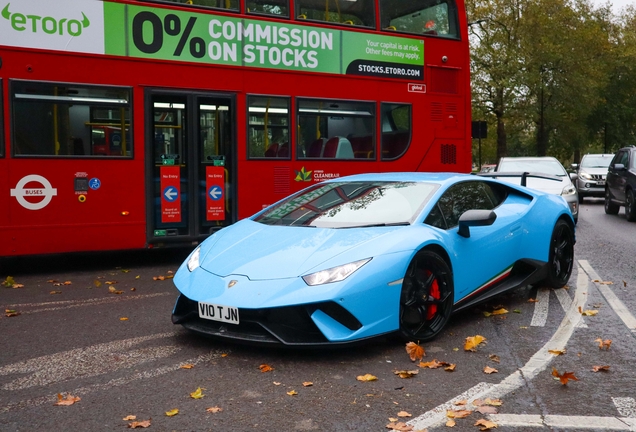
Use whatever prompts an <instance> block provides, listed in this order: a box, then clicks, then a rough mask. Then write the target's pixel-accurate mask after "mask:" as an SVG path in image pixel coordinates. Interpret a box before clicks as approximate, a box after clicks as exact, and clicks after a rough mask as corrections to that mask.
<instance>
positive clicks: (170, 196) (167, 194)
mask: <svg viewBox="0 0 636 432" xmlns="http://www.w3.org/2000/svg"><path fill="white" fill-rule="evenodd" d="M163 196H164V198H165V199H166V201H168V202H173V201H176V200H177V198H179V191H178V190H177V188H176V187H174V186H168V187H167V188H165V189H164V190H163Z"/></svg>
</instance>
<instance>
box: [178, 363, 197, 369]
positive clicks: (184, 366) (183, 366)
mask: <svg viewBox="0 0 636 432" xmlns="http://www.w3.org/2000/svg"><path fill="white" fill-rule="evenodd" d="M193 367H194V365H193V364H184V365H181V366H180V368H181V369H192V368H193Z"/></svg>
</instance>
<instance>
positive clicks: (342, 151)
mask: <svg viewBox="0 0 636 432" xmlns="http://www.w3.org/2000/svg"><path fill="white" fill-rule="evenodd" d="M322 157H325V158H336V159H353V148H352V147H351V142H350V141H349V140H348V139H347V138H344V137H340V136H335V137H332V138H329V141H327V143H326V144H325V148H324V150H323V154H322Z"/></svg>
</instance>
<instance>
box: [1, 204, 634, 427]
mask: <svg viewBox="0 0 636 432" xmlns="http://www.w3.org/2000/svg"><path fill="white" fill-rule="evenodd" d="M635 252H636V224H634V223H629V222H627V221H626V220H625V217H624V213H623V212H622V210H621V214H620V215H618V216H608V215H605V214H604V212H603V206H602V201H601V200H598V201H594V200H587V201H586V203H585V204H583V205H582V208H581V213H580V219H579V224H578V227H577V244H576V247H575V258H576V260H577V263H576V266H575V270H574V272H573V274H572V278H571V279H570V283H569V284H568V287H567V289H562V290H546V289H542V288H539V287H527V288H524V289H520V290H517V291H515V292H513V293H511V294H507V295H503V296H500V297H499V298H497V299H496V301H494V302H492V303H490V304H484V305H481V306H480V307H478V308H475V309H474V310H472V311H469V312H464V313H462V314H461V315H456V316H454V317H453V318H452V320H451V323H450V325H449V326H448V327H447V329H446V331H445V332H444V334H443V335H441V336H440V337H438V338H437V339H436V340H435V341H433V342H429V343H425V344H423V347H424V349H425V351H426V356H425V357H424V358H423V361H424V362H430V361H432V360H434V359H436V360H439V361H442V362H447V363H451V364H455V365H456V367H455V370H454V371H453V372H449V371H445V370H444V368H437V369H428V368H419V367H417V364H418V363H419V362H412V361H411V360H410V359H409V356H408V355H407V353H406V350H405V347H404V344H403V343H402V342H399V341H397V340H394V339H391V338H386V339H380V340H376V341H374V342H373V343H370V344H367V345H364V346H357V347H349V348H344V349H338V350H307V351H298V350H274V349H263V348H254V347H248V346H240V345H233V344H227V343H219V342H217V341H212V340H209V339H205V338H201V337H198V336H195V335H192V334H189V333H188V332H186V331H185V330H183V329H182V328H181V327H179V326H174V325H172V323H171V322H170V312H171V309H172V306H173V304H174V300H175V298H176V295H177V292H176V289H175V288H174V286H173V284H172V281H171V279H170V276H171V272H174V271H176V269H177V267H178V265H179V264H180V263H181V261H182V260H183V259H184V258H185V256H186V255H187V253H188V251H187V250H163V251H143V252H132V253H131V252H127V253H120V254H115V253H109V254H82V255H66V256H57V257H47V258H46V259H42V258H23V259H19V260H2V261H0V280H1V281H3V280H5V279H6V277H7V276H12V277H13V278H14V279H15V281H16V282H17V283H19V284H22V285H24V287H23V288H17V289H11V288H5V287H0V307H2V310H3V311H4V310H7V309H8V310H15V311H16V312H19V313H20V315H18V316H13V317H6V316H5V315H6V313H5V314H3V315H1V316H2V317H1V318H0V341H1V343H0V430H1V431H32V430H46V431H57V430H78V431H84V430H86V431H111V430H123V429H126V428H127V427H128V426H129V424H131V423H132V422H133V421H134V420H123V419H124V418H126V417H127V416H129V415H134V416H136V420H135V421H144V420H150V427H149V428H148V429H149V430H159V431H167V430H175V431H208V430H209V431H219V430H223V431H252V430H254V431H256V430H258V431H279V430H281V431H282V430H287V431H310V430H317V431H383V430H389V429H387V428H386V426H387V425H388V424H389V423H391V422H392V420H391V419H397V420H396V421H393V422H394V423H397V422H404V423H407V422H408V425H410V426H412V427H413V430H423V429H428V430H429V431H434V430H439V431H441V430H449V429H448V427H447V426H445V423H446V422H447V421H448V420H449V418H448V417H447V411H448V410H451V411H459V410H462V409H466V410H468V411H471V413H470V414H469V415H468V416H467V417H466V418H457V419H455V422H456V426H455V427H454V428H453V429H452V430H454V431H475V430H479V428H478V426H475V425H474V424H475V423H476V422H477V421H478V420H480V419H489V420H491V421H494V422H495V423H497V424H498V428H497V429H496V430H498V431H501V430H504V431H505V430H510V431H537V430H554V431H560V430H569V431H572V430H598V431H603V430H630V428H632V429H631V430H636V402H635V400H634V398H636V390H635V389H636V373H634V371H633V359H634V358H635V357H636V339H635V337H636V333H635V331H636V324H635V322H636V320H634V316H635V315H636V299H634V296H633V295H631V294H632V291H633V290H634V288H635V287H636V260H635V259H634V257H635V256H636V253H635ZM67 282H70V284H65V283H67ZM111 291H115V292H111ZM530 299H532V300H536V301H532V302H531V301H529V300H530ZM501 306H503V307H504V308H505V309H507V310H508V313H507V314H503V315H493V316H488V317H486V316H485V315H484V312H492V311H493V310H495V309H497V308H499V307H501ZM579 306H580V307H581V310H582V311H586V310H592V311H596V312H597V314H596V315H593V316H583V315H581V314H580V313H579V312H578V307H579ZM630 319H631V320H634V321H631V320H630ZM475 335H482V336H484V337H485V338H486V341H485V343H482V344H480V345H479V346H478V347H477V348H476V351H475V352H470V351H465V350H464V342H465V339H466V338H467V337H470V336H475ZM599 338H600V339H601V340H602V341H604V340H605V341H607V340H611V341H612V342H611V345H610V346H609V349H600V348H599V343H598V342H596V340H597V339H599ZM606 346H607V344H606ZM550 350H551V351H552V352H550ZM559 353H561V354H559ZM262 365H268V366H270V367H271V368H272V370H271V371H269V372H263V371H261V366H262ZM594 366H609V368H608V370H606V371H599V372H594V371H593V368H594ZM186 367H188V368H186ZM486 367H490V368H494V369H496V372H493V373H490V374H487V373H485V372H484V369H485V368H486ZM552 368H556V370H557V372H558V373H559V374H561V375H562V374H563V373H565V372H572V373H573V375H574V376H575V377H576V378H578V381H573V380H572V381H568V382H567V384H566V385H562V384H561V383H560V382H559V381H558V379H556V378H555V377H554V376H552V373H551V372H552ZM412 370H416V371H417V372H418V373H417V374H416V375H414V376H413V377H412V378H405V379H403V378H400V377H399V376H398V375H396V374H395V372H396V371H412ZM365 374H372V375H374V376H375V377H377V380H375V381H369V382H362V381H359V380H357V379H356V378H357V377H358V376H362V375H365ZM309 383H311V384H309ZM199 388H201V389H202V390H201V393H202V394H203V395H204V396H203V397H202V398H199V399H195V398H192V397H191V393H194V392H195V391H196V390H197V389H199ZM58 394H61V395H62V396H63V397H64V398H66V397H68V395H71V396H73V397H79V398H80V400H78V401H76V402H75V403H73V404H72V405H68V406H59V405H54V404H55V403H56V402H57V401H58ZM487 398H490V399H491V400H495V399H499V400H500V401H501V405H500V406H496V407H492V406H489V407H488V408H484V405H483V404H482V403H481V402H480V401H484V400H485V399H487ZM474 399H477V402H476V404H477V405H475V404H474V403H473V400H474ZM462 400H465V401H466V403H465V404H455V403H457V402H461V401H462ZM454 402H455V403H454ZM478 405H479V406H478ZM209 408H216V410H211V411H216V412H211V411H208V409H209ZM218 408H220V410H219V409H218ZM173 409H178V410H179V412H178V414H176V415H174V416H171V417H170V416H167V415H166V412H168V411H171V410H173ZM479 410H481V411H484V413H481V412H479ZM494 410H496V411H497V413H496V414H492V413H489V412H493V411H494ZM400 415H402V416H404V417H401V416H400ZM457 415H458V416H459V415H460V414H457Z"/></svg>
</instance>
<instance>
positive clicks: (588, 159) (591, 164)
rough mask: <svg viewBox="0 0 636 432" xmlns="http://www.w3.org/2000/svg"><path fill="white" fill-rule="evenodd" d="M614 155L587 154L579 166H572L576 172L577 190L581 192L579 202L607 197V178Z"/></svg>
mask: <svg viewBox="0 0 636 432" xmlns="http://www.w3.org/2000/svg"><path fill="white" fill-rule="evenodd" d="M613 157H614V155H613V154H586V155H585V156H583V159H581V163H580V164H579V165H577V164H572V168H574V169H575V170H576V174H577V179H576V189H577V190H578V191H579V201H580V202H583V200H584V199H585V197H599V198H602V197H603V196H605V178H606V177H607V167H608V166H609V164H610V162H611V161H612V158H613Z"/></svg>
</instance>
